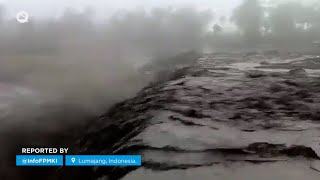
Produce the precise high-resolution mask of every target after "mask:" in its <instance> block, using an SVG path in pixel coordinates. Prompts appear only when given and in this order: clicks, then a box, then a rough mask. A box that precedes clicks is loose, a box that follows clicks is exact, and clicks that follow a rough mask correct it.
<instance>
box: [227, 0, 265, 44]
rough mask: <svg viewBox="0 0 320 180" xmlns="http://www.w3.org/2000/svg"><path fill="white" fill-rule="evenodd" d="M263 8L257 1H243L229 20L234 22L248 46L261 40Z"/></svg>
mask: <svg viewBox="0 0 320 180" xmlns="http://www.w3.org/2000/svg"><path fill="white" fill-rule="evenodd" d="M262 18H263V8H262V7H261V5H260V3H259V1H258V0H244V1H243V3H242V4H240V6H238V7H237V8H236V9H235V10H234V11H233V14H232V17H231V20H232V21H233V22H235V24H236V25H237V27H238V28H239V29H240V30H241V32H242V33H243V35H244V37H245V38H246V40H247V41H248V43H250V44H255V43H257V42H258V41H259V40H260V38H261V31H260V28H261V25H262Z"/></svg>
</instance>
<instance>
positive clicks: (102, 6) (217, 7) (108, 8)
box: [0, 0, 241, 18]
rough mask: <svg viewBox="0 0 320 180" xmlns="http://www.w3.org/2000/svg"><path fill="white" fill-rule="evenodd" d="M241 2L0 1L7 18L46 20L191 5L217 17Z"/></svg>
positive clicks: (100, 15)
mask: <svg viewBox="0 0 320 180" xmlns="http://www.w3.org/2000/svg"><path fill="white" fill-rule="evenodd" d="M239 2H241V0H196V1H195V0H0V3H1V4H3V5H5V7H6V10H7V12H6V15H7V17H8V18H14V17H15V14H16V12H18V11H20V10H25V11H27V12H28V13H29V14H30V16H34V17H37V18H46V17H52V16H59V15H60V14H61V12H63V10H64V9H65V8H66V7H72V8H75V9H80V10H81V9H83V8H84V7H86V6H90V7H93V8H94V9H96V14H97V16H98V17H100V18H102V17H106V16H108V15H110V14H112V13H113V12H115V11H116V10H118V9H135V8H146V9H148V8H151V7H168V6H182V5H193V6H195V7H197V8H200V9H212V10H213V11H215V12H216V13H217V14H219V15H224V14H228V13H229V12H230V11H231V10H232V9H233V8H234V7H235V6H237V5H238V4H239Z"/></svg>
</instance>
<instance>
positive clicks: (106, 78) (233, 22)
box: [0, 0, 320, 179]
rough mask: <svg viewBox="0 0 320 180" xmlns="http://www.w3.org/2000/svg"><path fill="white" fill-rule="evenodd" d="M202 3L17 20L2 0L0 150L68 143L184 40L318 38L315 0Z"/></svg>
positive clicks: (236, 44) (276, 42) (192, 44)
mask: <svg viewBox="0 0 320 180" xmlns="http://www.w3.org/2000/svg"><path fill="white" fill-rule="evenodd" d="M9 4H10V3H9ZM231 4H232V5H231ZM208 6H209V5H208ZM210 6H211V4H210ZM203 7H205V6H204V5H202V8H200V9H201V10H199V8H195V7H192V6H176V7H160V6H159V7H155V8H149V9H139V8H138V9H136V8H132V9H129V10H128V8H124V9H127V10H116V11H114V12H113V13H109V15H108V16H107V17H106V18H101V13H100V15H99V17H100V20H99V21H96V18H97V16H98V15H97V11H96V9H95V8H92V7H88V8H85V9H84V10H77V9H73V8H68V9H64V11H63V13H62V14H61V15H60V16H58V17H50V16H47V17H45V18H44V17H42V18H40V17H33V18H30V21H29V22H28V23H26V24H19V23H17V21H16V20H15V19H14V18H12V17H10V16H9V17H8V16H7V15H6V14H8V13H7V12H8V10H9V9H10V8H9V7H8V8H7V7H6V6H5V5H3V6H2V7H1V9H0V31H1V32H0V94H1V95H0V98H1V102H0V103H1V111H2V113H1V115H0V118H1V120H0V133H1V134H2V136H1V137H0V143H1V144H0V147H1V149H0V157H1V158H2V157H6V158H8V159H10V160H12V158H10V157H11V156H12V157H13V155H14V153H15V150H16V147H17V146H33V145H43V146H50V145H62V144H63V143H70V141H69V142H68V140H69V139H72V137H71V135H73V133H75V132H76V131H77V128H78V127H80V126H81V125H83V124H84V123H87V122H88V119H91V118H93V117H96V116H98V115H99V114H101V113H103V112H105V111H106V110H107V109H108V107H110V105H112V104H114V103H116V102H119V101H121V100H123V99H125V98H128V97H131V96H134V94H135V93H136V92H137V91H138V90H139V89H140V88H142V87H143V86H145V85H146V84H147V83H148V82H149V80H150V78H149V77H147V76H146V75H145V74H144V73H142V72H141V71H139V67H141V66H142V65H143V64H145V63H148V62H150V61H151V60H152V59H158V60H159V59H160V60H161V59H165V58H166V57H169V56H173V55H176V54H179V53H181V52H185V51H190V50H193V51H198V52H202V51H231V50H243V49H250V48H255V49H257V48H267V49H270V48H271V49H276V48H287V49H294V50H302V49H307V48H309V47H310V48H312V42H313V41H315V40H320V4H319V3H317V2H315V3H314V2H308V3H299V2H292V1H289V2H287V1H281V3H279V2H277V3H273V2H272V1H255V0H243V1H242V2H241V1H239V4H237V6H236V7H235V8H233V7H234V3H230V4H227V3H225V4H224V6H221V5H220V6H219V7H225V8H226V10H225V11H224V12H229V13H228V14H219V13H218V12H217V11H213V9H215V7H208V8H203ZM229 7H230V8H229ZM100 8H102V7H100ZM11 9H12V8H11ZM13 9H14V8H13ZM49 9H50V8H49ZM106 9H108V8H107V7H106ZM204 9H208V10H204ZM210 9H211V10H210ZM38 10H39V9H38ZM9 11H11V10H9ZM101 19H104V20H101ZM2 94H3V95H2ZM63 140H64V141H66V142H64V141H63ZM1 166H2V167H7V164H6V163H3V164H2V165H1ZM11 169H12V170H11ZM11 169H10V170H8V171H7V170H6V169H4V170H2V171H3V172H1V170H0V175H1V174H2V173H4V172H6V173H5V174H6V176H4V177H5V178H10V179H14V178H17V179H19V178H21V177H16V176H19V173H14V171H15V169H14V168H13V167H12V168H11ZM8 172H10V173H8ZM9 174H10V176H9ZM7 175H8V176H7ZM5 178H4V179H5ZM0 179H3V178H1V176H0Z"/></svg>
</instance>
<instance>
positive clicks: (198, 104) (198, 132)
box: [57, 52, 320, 180]
mask: <svg viewBox="0 0 320 180" xmlns="http://www.w3.org/2000/svg"><path fill="white" fill-rule="evenodd" d="M319 63H320V58H319V57H317V56H308V55H302V54H298V53H285V54H280V53H278V52H266V53H261V54H259V53H258V54H257V53H251V54H250V53H249V54H243V53H238V54H230V53H215V54H205V55H203V56H202V57H201V58H199V59H197V60H196V61H194V62H192V63H191V64H188V65H185V66H183V67H181V66H180V67H179V69H177V70H176V71H175V72H173V73H169V74H164V73H163V72H162V74H160V75H158V77H160V78H159V79H160V80H159V81H158V82H156V83H152V84H150V85H149V86H147V87H145V88H144V89H143V90H142V91H141V92H140V93H139V94H137V95H136V96H135V97H134V98H131V99H128V100H126V101H123V102H121V103H118V104H116V105H115V106H113V108H111V109H110V110H109V111H108V113H106V114H104V115H103V116H101V117H100V118H99V119H97V120H94V123H90V125H89V126H88V127H87V132H86V134H85V135H83V136H82V137H81V138H80V139H79V141H78V142H77V145H76V149H77V150H76V152H77V153H83V154H141V155H142V157H143V165H142V167H135V168H133V167H130V168H128V167H113V168H110V167H94V168H73V169H71V168H62V169H59V170H58V173H57V174H58V175H59V179H63V178H66V179H70V178H77V179H97V180H116V179H123V180H149V179H153V180H158V179H159V180H160V179H167V180H180V179H181V180H182V179H183V180H194V179H201V180H209V179H210V180H211V179H219V180H220V179H221V180H224V179H239V180H248V179H259V180H271V179H272V180H273V179H283V180H285V179H288V180H289V179H290V180H301V179H305V180H316V179H319V177H320V64H319ZM161 77H163V78H161Z"/></svg>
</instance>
